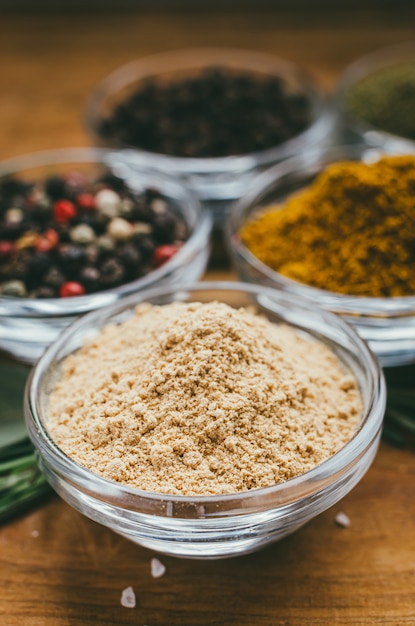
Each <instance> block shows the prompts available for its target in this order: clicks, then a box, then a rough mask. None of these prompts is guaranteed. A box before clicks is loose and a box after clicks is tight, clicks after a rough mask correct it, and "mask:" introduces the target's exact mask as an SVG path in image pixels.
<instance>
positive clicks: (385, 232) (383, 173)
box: [240, 155, 415, 297]
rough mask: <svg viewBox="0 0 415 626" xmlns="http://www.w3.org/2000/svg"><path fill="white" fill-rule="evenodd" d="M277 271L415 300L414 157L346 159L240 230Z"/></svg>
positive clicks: (341, 288) (335, 288)
mask: <svg viewBox="0 0 415 626" xmlns="http://www.w3.org/2000/svg"><path fill="white" fill-rule="evenodd" d="M240 235H241V239H242V241H243V243H244V244H245V246H246V247H247V248H248V249H249V250H250V251H251V252H252V254H253V255H255V256H256V257H257V258H258V259H259V260H260V261H262V262H263V263H265V264H266V265H268V266H269V267H271V268H272V269H273V270H275V271H277V272H279V273H281V274H283V275H284V276H287V277H289V278H292V279H294V280H297V281H299V282H302V283H306V284H308V285H312V286H314V287H318V288H320V289H324V290H327V291H332V292H337V293H344V294H350V295H359V296H374V297H391V296H408V295H415V156H412V155H406V156H387V157H383V158H382V159H380V160H379V161H377V162H375V163H371V164H367V163H363V162H354V161H343V162H338V163H335V164H332V165H330V166H328V167H327V168H326V169H325V170H324V171H323V172H321V174H320V175H319V176H317V178H316V179H315V180H314V181H313V183H312V184H311V185H310V186H309V187H307V188H306V189H304V190H301V191H299V192H297V193H295V194H293V195H292V196H290V197H289V198H288V200H287V201H286V202H285V203H283V204H282V205H277V206H269V207H266V208H265V209H264V210H263V211H262V212H261V214H260V215H258V216H256V217H253V218H252V219H251V220H249V221H248V222H247V223H246V225H245V226H244V227H243V228H242V230H241V233H240Z"/></svg>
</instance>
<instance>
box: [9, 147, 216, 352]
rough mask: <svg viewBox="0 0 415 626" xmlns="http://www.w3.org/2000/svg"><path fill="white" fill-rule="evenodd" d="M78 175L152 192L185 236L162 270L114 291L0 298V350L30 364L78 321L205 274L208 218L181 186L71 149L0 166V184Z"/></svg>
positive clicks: (96, 152)
mask: <svg viewBox="0 0 415 626" xmlns="http://www.w3.org/2000/svg"><path fill="white" fill-rule="evenodd" d="M73 171H76V172H81V173H84V174H85V175H87V176H88V177H89V178H91V179H94V178H95V177H98V176H99V175H102V174H103V173H106V172H111V173H113V174H115V175H116V176H118V177H119V178H122V179H123V180H124V181H125V182H126V183H127V184H128V186H129V187H130V189H132V190H133V191H136V192H140V191H144V190H145V189H147V188H155V189H157V190H158V191H160V193H161V194H162V196H163V197H164V198H165V199H166V201H168V203H169V205H171V210H172V211H174V213H175V214H177V216H178V217H179V218H180V219H181V220H183V222H184V223H185V224H186V226H187V228H188V231H189V233H190V235H189V237H188V239H187V241H186V242H185V243H184V245H183V246H182V247H181V248H180V249H179V251H178V252H177V253H176V254H175V255H174V256H173V257H172V258H171V259H170V260H169V261H168V262H166V263H165V264H164V265H162V266H161V267H159V268H157V269H155V270H152V271H151V272H149V273H148V274H146V275H144V276H143V277H141V278H139V279H137V280H134V281H132V282H129V283H126V284H124V285H121V286H119V287H116V288H113V289H108V290H105V291H98V292H96V293H93V294H89V295H83V296H77V297H70V298H48V299H37V298H20V297H10V296H1V295H0V350H3V351H5V352H6V353H8V354H10V355H12V356H13V357H14V358H16V359H18V360H20V361H23V362H27V363H34V362H35V361H36V360H37V359H38V358H39V356H40V355H41V354H42V352H43V351H44V349H45V347H46V346H47V345H49V344H50V343H52V342H53V341H54V340H55V339H56V337H57V336H58V334H59V333H60V332H61V331H62V329H63V328H64V327H65V326H67V325H68V324H69V323H70V322H72V321H73V320H74V319H75V318H76V317H77V316H78V315H80V314H82V313H85V312H87V311H91V310H93V309H96V308H99V307H101V306H103V305H105V304H109V303H110V302H114V301H115V300H118V299H119V298H121V297H123V296H125V295H127V294H129V293H133V292H135V291H139V290H141V289H145V288H147V287H151V286H154V285H159V284H160V285H161V284H164V283H168V284H170V285H172V284H176V283H179V282H182V281H189V280H190V281H191V280H198V279H199V278H200V276H201V275H202V274H203V273H204V270H205V267H206V264H207V261H208V257H209V248H210V232H211V221H212V220H211V216H210V215H209V213H207V212H206V211H205V210H204V209H203V208H202V206H201V204H200V202H199V200H198V199H197V197H196V196H195V195H194V194H193V193H192V192H190V191H189V190H188V189H187V188H185V187H184V186H183V185H182V184H181V183H179V182H177V181H175V180H174V179H171V178H169V177H168V176H167V175H163V174H160V173H158V172H156V173H155V172H151V171H150V170H148V169H146V168H139V167H135V168H134V170H132V169H131V168H129V167H128V166H127V165H126V164H125V162H124V161H123V160H120V159H119V158H118V153H117V152H111V151H109V150H103V149H90V148H73V149H62V150H50V151H44V152H38V153H33V154H29V155H26V156H22V157H18V158H14V159H10V160H8V161H4V162H2V163H0V179H1V178H3V177H9V176H13V175H16V176H18V177H22V178H24V179H27V180H28V181H36V180H38V181H42V180H44V179H45V178H46V177H47V176H49V175H52V174H53V175H55V174H56V175H59V174H67V173H69V172H73Z"/></svg>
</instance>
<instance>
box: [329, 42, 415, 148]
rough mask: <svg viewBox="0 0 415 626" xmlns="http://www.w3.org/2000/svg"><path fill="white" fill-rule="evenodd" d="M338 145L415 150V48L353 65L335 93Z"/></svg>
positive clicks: (390, 50)
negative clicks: (364, 144)
mask: <svg viewBox="0 0 415 626" xmlns="http://www.w3.org/2000/svg"><path fill="white" fill-rule="evenodd" d="M333 105H334V106H333V110H334V111H335V112H336V117H337V120H336V127H337V128H336V133H337V135H338V136H339V142H344V143H348V142H354V143H362V142H364V143H366V144H368V145H370V146H377V147H382V148H384V149H391V150H397V151H401V152H402V151H409V152H413V151H414V150H415V117H414V109H415V44H414V43H413V42H407V43H401V44H398V45H394V46H390V47H387V48H382V49H380V50H375V51H373V52H371V53H369V54H367V55H365V56H363V57H360V58H359V59H357V60H356V61H354V62H353V63H351V65H349V66H348V67H347V68H346V69H345V70H344V72H343V74H342V75H341V76H340V79H339V81H338V84H337V86H336V88H335V91H334V97H333Z"/></svg>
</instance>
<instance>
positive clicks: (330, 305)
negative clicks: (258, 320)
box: [226, 145, 415, 366]
mask: <svg viewBox="0 0 415 626" xmlns="http://www.w3.org/2000/svg"><path fill="white" fill-rule="evenodd" d="M382 154H384V152H383V151H380V150H378V149H376V148H368V147H367V146H361V145H359V146H342V147H334V148H329V149H328V150H326V151H325V152H324V153H321V152H320V151H309V152H306V153H304V154H303V155H301V156H299V157H294V158H292V159H288V160H287V161H285V162H284V163H281V164H279V165H276V166H274V167H272V168H270V169H269V170H268V171H267V172H265V173H263V174H261V175H260V176H258V178H257V180H256V181H255V183H254V184H253V185H252V186H251V187H250V189H249V192H247V193H246V194H245V196H244V197H243V198H242V199H240V200H239V201H238V202H236V203H235V204H234V206H233V207H232V209H231V211H230V214H229V216H228V221H227V224H226V240H227V243H228V246H229V250H230V254H231V256H232V260H233V263H234V266H235V269H236V272H237V274H238V276H239V278H240V280H243V281H247V282H251V283H257V284H261V285H266V286H269V287H274V288H275V289H279V290H281V291H283V292H284V293H287V294H292V295H293V296H298V297H302V298H306V299H307V300H308V301H309V302H310V303H312V304H316V305H318V306H321V307H322V308H324V309H326V310H329V311H331V312H333V313H336V314H339V315H341V316H342V317H343V318H344V319H345V320H346V321H347V322H348V323H350V324H351V325H352V326H354V328H355V329H356V330H357V332H358V333H359V334H360V336H361V337H362V338H364V339H365V340H366V341H367V342H368V343H369V345H370V347H371V349H372V350H373V352H374V353H375V354H376V355H377V357H378V358H379V360H380V362H381V364H382V365H384V366H396V365H404V364H407V363H411V362H413V361H415V294H414V296H408V297H396V298H375V297H362V296H353V295H350V296H349V295H344V294H339V293H333V292H329V291H324V290H322V289H317V288H315V287H311V286H309V285H306V284H304V283H300V282H297V281H295V280H292V279H290V278H287V277H285V276H283V275H282V274H279V273H278V272H275V271H274V270H272V269H271V268H270V267H268V266H267V265H265V264H264V263H262V262H261V261H260V260H259V259H258V258H257V257H255V256H254V255H253V254H252V253H251V252H250V251H249V250H248V249H247V247H246V246H245V245H244V244H243V243H242V241H241V237H240V231H241V228H242V227H243V225H244V224H245V223H246V222H247V221H248V220H249V219H251V218H252V217H254V216H255V214H257V213H260V212H261V211H262V210H263V209H264V208H265V207H266V206H268V205H271V204H273V205H276V204H279V203H282V202H284V201H285V200H286V199H287V197H288V196H289V195H290V194H291V193H293V192H296V191H298V190H300V189H301V188H304V187H307V186H308V185H309V184H311V182H312V181H313V179H314V178H315V177H316V176H317V175H318V174H319V173H320V172H321V171H322V170H324V169H325V168H326V167H327V166H328V165H329V164H331V163H335V162H337V161H345V160H346V161H347V160H362V161H367V162H373V161H376V160H377V159H379V158H380V157H381V156H382Z"/></svg>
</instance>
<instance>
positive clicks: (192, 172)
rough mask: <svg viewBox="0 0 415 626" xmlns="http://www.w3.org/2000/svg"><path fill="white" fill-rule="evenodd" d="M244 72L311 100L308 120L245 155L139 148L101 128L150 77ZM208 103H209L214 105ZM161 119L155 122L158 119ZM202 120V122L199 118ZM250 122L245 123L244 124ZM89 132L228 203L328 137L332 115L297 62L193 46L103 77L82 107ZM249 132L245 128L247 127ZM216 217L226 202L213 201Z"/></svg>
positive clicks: (164, 79)
mask: <svg viewBox="0 0 415 626" xmlns="http://www.w3.org/2000/svg"><path fill="white" fill-rule="evenodd" d="M212 68H219V69H220V70H222V71H225V72H229V73H231V72H233V73H239V74H241V73H245V74H248V75H251V76H254V77H255V76H257V77H260V78H261V77H262V78H263V77H274V78H279V79H281V80H282V83H283V85H285V86H286V88H287V91H289V92H290V93H292V94H303V95H304V96H305V98H306V99H307V101H308V102H309V107H310V114H309V118H310V119H309V124H308V125H307V127H306V128H305V129H304V130H303V131H301V132H300V133H297V134H295V135H294V136H292V137H290V138H288V139H287V140H286V141H283V142H282V143H280V144H279V145H275V146H271V147H269V148H268V149H265V150H260V151H251V152H249V153H245V154H239V155H233V154H231V155H229V156H219V157H206V158H205V157H199V158H196V157H195V158H191V157H184V156H174V155H168V154H158V153H156V152H151V151H146V150H142V149H141V147H140V145H138V144H137V145H129V144H128V143H126V142H121V143H120V142H119V141H117V140H111V137H110V136H108V134H107V133H105V132H103V122H104V120H107V119H108V117H109V116H110V115H111V114H112V112H113V111H114V110H115V108H116V107H117V106H118V105H119V104H120V103H124V102H125V101H126V99H127V98H128V97H129V96H130V95H131V94H132V93H134V92H136V91H137V89H138V88H140V87H141V86H142V85H146V84H147V83H148V81H149V80H154V81H155V84H168V83H173V84H174V83H179V82H180V81H182V80H186V79H189V78H194V77H198V76H201V75H203V72H205V71H206V70H207V69H212ZM213 104H214V102H210V105H209V106H211V107H212V106H213ZM159 121H160V120H156V123H158V122H159ZM202 121H203V120H202ZM247 124H249V121H248V122H247ZM86 125H87V130H89V132H90V133H91V134H92V136H93V137H94V138H95V140H96V141H97V142H98V143H99V144H100V145H106V146H110V147H111V148H118V149H122V150H123V157H124V158H125V159H128V160H129V161H130V162H131V163H133V164H136V165H137V166H141V165H143V164H145V165H148V166H151V167H154V168H155V169H159V170H160V171H162V172H167V173H169V174H173V175H175V176H177V177H178V178H180V179H181V180H183V181H184V182H185V183H186V184H187V185H188V186H189V187H191V188H192V189H193V190H194V191H195V192H196V193H197V194H198V196H199V197H200V198H201V199H202V200H207V201H217V202H219V201H226V200H229V199H235V198H238V197H239V196H241V195H242V194H243V193H244V191H245V190H246V188H247V186H248V184H249V181H250V180H251V179H252V177H253V176H254V175H255V174H257V173H258V172H259V171H261V170H262V169H264V168H266V167H267V166H270V165H272V164H273V163H276V162H278V161H281V160H282V159H285V158H287V157H288V156H292V155H294V154H297V153H299V152H302V151H303V150H304V149H305V148H307V147H309V146H312V145H316V144H320V143H323V142H325V141H326V140H327V139H328V136H329V135H330V133H331V131H332V114H331V111H330V110H329V108H328V107H327V106H326V103H325V98H324V97H323V95H322V92H321V90H320V88H319V87H318V85H317V84H316V83H315V81H314V80H313V78H312V77H311V76H309V75H308V73H307V72H306V71H305V70H303V69H302V68H300V67H298V66H297V65H295V64H293V63H290V62H288V61H285V60H282V59H279V58H278V57H275V56H273V55H268V54H266V53H261V52H257V51H249V50H238V49H231V48H229V49H228V48H224V49H222V48H199V49H198V48H195V49H186V50H179V51H171V52H168V53H162V54H157V55H153V56H149V57H144V58H141V59H139V60H137V61H133V62H132V63H129V64H127V65H125V66H123V67H121V68H119V69H118V70H116V71H114V72H113V73H111V74H110V75H109V76H108V77H107V78H105V79H104V80H103V81H102V82H101V83H100V84H99V85H98V86H97V87H96V89H95V90H94V91H93V93H92V94H91V96H90V98H89V101H88V103H87V107H86ZM248 130H249V129H248ZM211 206H212V208H213V212H214V213H215V216H216V217H218V218H219V219H220V217H221V215H222V214H223V212H224V206H223V205H221V204H220V203H219V204H214V203H213V204H212V205H211Z"/></svg>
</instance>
